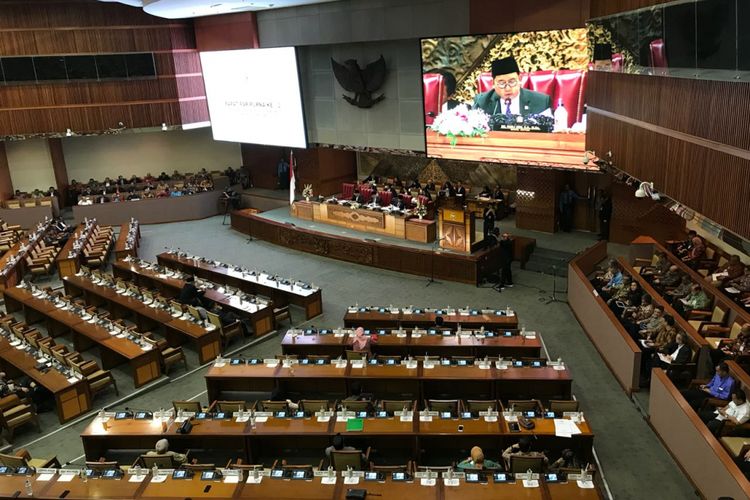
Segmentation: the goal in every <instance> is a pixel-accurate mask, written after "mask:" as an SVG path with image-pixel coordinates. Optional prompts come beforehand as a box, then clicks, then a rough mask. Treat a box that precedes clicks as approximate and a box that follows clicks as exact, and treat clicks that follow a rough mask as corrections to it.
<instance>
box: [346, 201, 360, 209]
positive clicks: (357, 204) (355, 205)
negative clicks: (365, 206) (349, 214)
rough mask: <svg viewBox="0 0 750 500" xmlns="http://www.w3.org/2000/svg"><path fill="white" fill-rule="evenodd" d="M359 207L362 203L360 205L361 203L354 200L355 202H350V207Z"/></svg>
mask: <svg viewBox="0 0 750 500" xmlns="http://www.w3.org/2000/svg"><path fill="white" fill-rule="evenodd" d="M359 207H360V205H359V203H357V202H356V201H353V202H351V203H350V204H349V208H351V209H352V210H356V209H358V208H359Z"/></svg>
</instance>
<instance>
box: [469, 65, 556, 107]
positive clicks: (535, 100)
mask: <svg viewBox="0 0 750 500" xmlns="http://www.w3.org/2000/svg"><path fill="white" fill-rule="evenodd" d="M520 71H521V70H520V69H519V68H518V63H517V62H516V60H515V59H514V58H513V57H512V56H511V57H504V58H502V59H495V60H494V61H492V87H493V88H492V90H488V91H487V92H482V93H481V94H477V96H476V97H475V98H474V108H475V109H477V108H479V109H482V110H483V111H484V112H485V113H487V114H488V115H496V114H504V115H508V116H513V115H521V116H527V115H538V114H541V113H544V112H548V113H550V116H551V110H550V108H551V107H552V101H551V99H550V96H548V95H547V94H543V93H541V92H535V91H533V90H528V89H522V88H521V79H520V77H519V73H520Z"/></svg>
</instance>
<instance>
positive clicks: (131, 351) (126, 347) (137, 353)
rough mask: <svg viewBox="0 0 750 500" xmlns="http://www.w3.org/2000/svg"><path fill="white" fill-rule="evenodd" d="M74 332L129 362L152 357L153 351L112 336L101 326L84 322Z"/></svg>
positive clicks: (75, 327)
mask: <svg viewBox="0 0 750 500" xmlns="http://www.w3.org/2000/svg"><path fill="white" fill-rule="evenodd" d="M73 330H74V331H75V332H76V333H78V334H80V335H83V336H84V337H86V338H88V339H90V340H92V341H94V342H95V343H97V344H99V345H100V346H101V347H104V348H106V349H108V350H110V351H112V352H114V353H117V354H119V355H120V356H122V357H123V358H125V359H127V360H130V361H132V360H134V359H137V358H140V357H141V356H150V355H151V351H152V350H153V349H148V350H144V349H142V348H141V347H140V346H139V345H138V344H136V343H135V342H133V341H132V340H129V339H127V338H119V337H116V336H115V335H111V334H110V333H109V331H107V330H106V329H104V328H102V327H101V326H99V325H94V324H91V323H88V322H86V321H83V322H81V323H78V324H77V325H75V326H73Z"/></svg>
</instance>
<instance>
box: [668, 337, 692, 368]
mask: <svg viewBox="0 0 750 500" xmlns="http://www.w3.org/2000/svg"><path fill="white" fill-rule="evenodd" d="M675 349H677V343H676V342H672V343H671V344H669V345H668V346H667V347H666V348H665V349H664V351H665V352H666V353H667V354H668V355H670V356H671V355H672V353H674V351H675ZM692 355H693V352H692V351H691V350H690V346H688V345H684V346H682V349H680V352H679V354H678V355H677V359H675V360H674V361H672V364H673V365H684V364H685V363H690V358H691V357H692Z"/></svg>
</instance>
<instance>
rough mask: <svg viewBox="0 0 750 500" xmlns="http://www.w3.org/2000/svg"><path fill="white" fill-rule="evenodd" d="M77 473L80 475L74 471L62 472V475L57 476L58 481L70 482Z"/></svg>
mask: <svg viewBox="0 0 750 500" xmlns="http://www.w3.org/2000/svg"><path fill="white" fill-rule="evenodd" d="M77 475H78V473H76V472H74V473H72V474H60V477H58V478H57V482H58V483H69V482H71V481H72V480H73V478H74V477H76V476H77Z"/></svg>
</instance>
